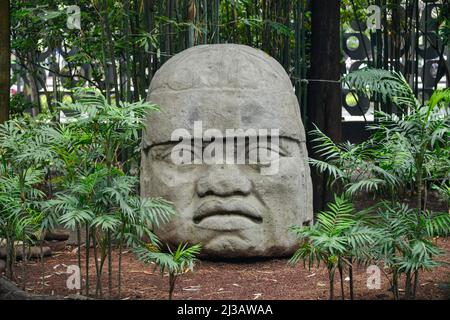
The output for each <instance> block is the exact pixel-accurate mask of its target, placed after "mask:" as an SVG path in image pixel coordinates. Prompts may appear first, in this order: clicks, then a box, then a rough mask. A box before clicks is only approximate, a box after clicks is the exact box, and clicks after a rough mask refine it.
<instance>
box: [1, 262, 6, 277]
mask: <svg viewBox="0 0 450 320" xmlns="http://www.w3.org/2000/svg"><path fill="white" fill-rule="evenodd" d="M5 270H6V261H5V260H1V259H0V275H1V274H2V273H3V272H4V271H5Z"/></svg>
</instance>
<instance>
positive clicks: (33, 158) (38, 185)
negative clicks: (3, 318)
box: [0, 116, 56, 282]
mask: <svg viewBox="0 0 450 320" xmlns="http://www.w3.org/2000/svg"><path fill="white" fill-rule="evenodd" d="M55 139H56V134H55V131H54V129H53V126H52V124H51V123H50V122H49V120H48V118H46V117H45V116H43V117H39V118H36V119H33V118H30V117H25V118H18V119H13V120H10V121H8V122H6V123H4V124H2V125H0V199H1V201H0V236H2V237H4V238H6V243H7V252H8V254H7V267H8V272H7V273H8V275H9V277H10V278H12V277H13V267H14V261H15V247H14V244H15V241H16V240H21V241H22V242H23V247H22V251H23V253H22V255H23V259H24V263H23V264H22V265H23V276H25V267H26V247H27V246H29V245H30V244H31V242H32V240H33V239H34V238H36V235H39V234H42V233H43V231H44V229H45V228H46V226H47V225H48V224H49V223H51V221H50V217H46V216H45V215H44V214H43V212H42V204H43V203H44V201H45V200H46V198H47V194H46V192H45V191H46V190H45V186H44V182H45V176H46V173H47V172H48V170H49V167H50V165H52V162H53V161H54V159H55V154H54V152H53V151H52V148H51V145H52V144H53V143H54V141H55ZM38 238H39V236H38ZM41 245H42V243H41ZM41 251H42V250H41ZM41 258H42V257H41ZM23 282H25V280H23Z"/></svg>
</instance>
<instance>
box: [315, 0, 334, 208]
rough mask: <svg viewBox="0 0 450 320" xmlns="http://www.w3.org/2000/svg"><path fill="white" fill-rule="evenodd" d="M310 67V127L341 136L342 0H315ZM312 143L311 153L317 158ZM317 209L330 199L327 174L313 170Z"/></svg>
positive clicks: (329, 134) (327, 133) (330, 135)
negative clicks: (340, 8) (320, 173)
mask: <svg viewBox="0 0 450 320" xmlns="http://www.w3.org/2000/svg"><path fill="white" fill-rule="evenodd" d="M311 5H312V8H311V9H312V26H311V28H312V42H311V70H310V76H309V78H310V80H309V86H308V113H307V114H308V119H307V123H308V126H307V127H308V128H309V129H312V124H315V125H316V126H317V127H318V128H319V129H320V130H322V131H323V132H324V133H325V134H326V135H328V136H329V137H330V138H331V139H332V140H333V141H335V142H338V141H340V140H341V114H342V107H341V84H340V81H339V79H340V75H341V74H340V60H341V48H340V11H339V6H340V1H339V0H314V1H312V4H311ZM311 147H312V146H311V145H309V154H310V156H311V157H313V158H317V156H316V154H315V153H314V150H313V149H312V148H311ZM312 179H313V188H314V210H315V211H317V210H321V209H323V208H324V207H325V205H326V203H327V201H329V200H331V195H330V190H328V189H327V188H326V177H325V176H323V175H319V174H317V173H316V171H315V170H312Z"/></svg>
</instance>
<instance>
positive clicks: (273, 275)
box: [16, 238, 450, 300]
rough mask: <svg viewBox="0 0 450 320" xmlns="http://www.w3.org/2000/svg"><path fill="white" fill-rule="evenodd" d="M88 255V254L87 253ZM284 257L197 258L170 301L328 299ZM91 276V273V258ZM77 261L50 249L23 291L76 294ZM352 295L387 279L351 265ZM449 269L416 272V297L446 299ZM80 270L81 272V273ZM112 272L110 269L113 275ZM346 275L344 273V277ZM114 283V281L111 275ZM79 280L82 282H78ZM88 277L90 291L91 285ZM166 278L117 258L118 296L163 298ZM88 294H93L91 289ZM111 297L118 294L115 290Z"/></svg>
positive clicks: (310, 274) (318, 280)
mask: <svg viewBox="0 0 450 320" xmlns="http://www.w3.org/2000/svg"><path fill="white" fill-rule="evenodd" d="M437 241H438V244H439V246H440V247H441V248H443V249H444V250H446V251H447V255H445V256H444V257H443V258H442V261H445V262H446V263H447V264H448V263H450V255H449V254H448V253H449V252H450V238H445V239H438V240H437ZM91 257H92V254H91ZM287 262H288V260H287V259H274V260H265V261H252V262H239V263H238V262H213V261H200V262H199V263H198V264H197V265H196V267H195V270H194V272H190V273H187V274H185V275H183V276H181V277H180V278H179V280H178V282H177V285H176V288H175V293H174V299H214V300H216V299H217V300H219V299H232V300H233V299H248V300H253V299H255V300H256V299H289V300H291V299H292V300H296V299H309V300H315V299H328V277H327V272H326V270H325V269H324V268H323V267H320V268H312V269H311V270H308V268H304V267H303V265H302V264H299V265H297V266H295V267H292V266H290V265H288V263H287ZM91 263H92V265H91V266H90V273H91V275H93V274H94V272H95V267H94V263H93V260H92V259H91ZM76 264H77V255H76V252H74V250H73V248H72V247H66V249H65V250H64V251H62V252H58V253H55V254H54V255H53V256H51V257H49V258H46V259H45V287H44V289H42V285H41V263H40V262H39V261H29V262H28V264H27V270H26V286H25V288H26V291H27V292H29V293H35V294H46V295H61V296H68V295H73V294H74V293H76V290H69V289H68V288H67V285H66V281H67V279H68V277H69V276H70V275H69V274H67V273H66V272H67V267H68V266H69V265H76ZM21 268H22V265H21V263H20V262H19V263H18V265H17V267H16V275H17V276H18V278H17V280H16V283H17V285H18V286H19V287H21V286H22V285H21V283H22V278H21V276H20V275H21ZM113 268H114V270H117V256H116V254H114V258H113ZM355 269H356V270H355V271H354V278H355V298H356V299H392V293H391V292H390V291H389V287H390V285H389V281H388V278H387V277H386V276H385V275H383V273H382V276H381V288H380V289H368V288H367V285H366V283H367V277H368V274H367V273H366V269H365V268H363V267H359V268H355ZM449 271H450V267H449V265H447V266H445V265H444V266H441V267H438V268H435V269H434V270H433V271H428V272H424V273H422V274H421V276H420V280H419V287H418V293H417V298H418V299H450V272H449ZM82 272H83V274H84V270H83V271H82ZM115 274H116V273H115ZM345 276H346V275H345ZM337 278H338V274H337V275H336V282H335V298H336V299H340V297H341V295H340V286H339V282H338V279H337ZM103 280H104V281H103V283H104V285H103V286H104V292H105V297H108V285H107V281H106V280H107V268H106V265H105V270H104V275H103ZM113 281H114V285H115V286H116V285H117V279H116V278H114V280H113ZM84 285H85V282H84V281H83V286H84ZM94 287H95V286H94V279H93V277H91V289H92V290H93V289H94ZM167 290H168V276H167V275H165V276H164V277H162V276H161V275H160V274H159V270H158V269H156V270H154V267H153V266H151V265H148V266H145V265H143V264H142V263H140V262H139V261H138V260H137V259H136V258H135V257H134V255H133V254H132V253H131V252H126V253H125V254H124V256H123V279H122V299H167ZM91 292H92V294H93V293H94V292H93V291H91ZM345 294H346V298H348V281H345ZM113 298H116V299H117V298H118V296H117V288H115V289H114V290H113Z"/></svg>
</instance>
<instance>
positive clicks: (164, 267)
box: [134, 243, 201, 300]
mask: <svg viewBox="0 0 450 320" xmlns="http://www.w3.org/2000/svg"><path fill="white" fill-rule="evenodd" d="M168 251H169V252H168V253H165V252H161V251H160V250H159V247H157V246H155V245H154V244H150V245H149V244H142V245H141V246H139V247H136V248H135V250H134V252H135V254H136V256H137V257H138V259H139V260H141V261H142V262H144V263H146V264H148V263H154V264H155V268H157V267H158V266H159V271H160V273H161V275H162V276H164V273H165V272H166V271H167V272H168V274H169V300H172V297H173V291H174V289H175V284H176V280H177V278H178V277H179V276H180V275H183V274H184V273H186V272H187V271H192V270H193V268H194V264H195V262H196V261H197V258H196V256H197V255H198V254H199V253H200V251H201V245H200V244H196V245H192V246H190V247H189V246H188V245H187V244H184V245H183V244H181V243H180V244H179V245H178V247H177V249H176V250H175V251H172V250H171V249H170V248H168Z"/></svg>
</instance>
